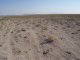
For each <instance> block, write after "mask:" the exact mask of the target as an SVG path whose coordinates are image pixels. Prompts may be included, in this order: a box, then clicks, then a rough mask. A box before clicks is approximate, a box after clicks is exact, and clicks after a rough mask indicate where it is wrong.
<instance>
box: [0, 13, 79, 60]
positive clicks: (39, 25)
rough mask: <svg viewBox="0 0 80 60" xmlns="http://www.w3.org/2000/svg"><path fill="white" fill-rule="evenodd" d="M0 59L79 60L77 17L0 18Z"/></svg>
mask: <svg viewBox="0 0 80 60" xmlns="http://www.w3.org/2000/svg"><path fill="white" fill-rule="evenodd" d="M0 60H80V15H38V16H37V15H36V16H11V17H10V16H9V17H2V18H1V17H0Z"/></svg>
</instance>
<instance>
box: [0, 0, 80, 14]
mask: <svg viewBox="0 0 80 60" xmlns="http://www.w3.org/2000/svg"><path fill="white" fill-rule="evenodd" d="M56 13H58V14H60V13H69V14H72V13H75V14H80V0H0V15H19V14H20V15H21V14H56Z"/></svg>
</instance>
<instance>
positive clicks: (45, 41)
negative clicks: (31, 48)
mask: <svg viewBox="0 0 80 60" xmlns="http://www.w3.org/2000/svg"><path fill="white" fill-rule="evenodd" d="M54 40H56V38H55V37H53V36H49V37H48V38H47V39H45V40H44V41H43V42H42V43H41V44H50V43H53V42H54Z"/></svg>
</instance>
